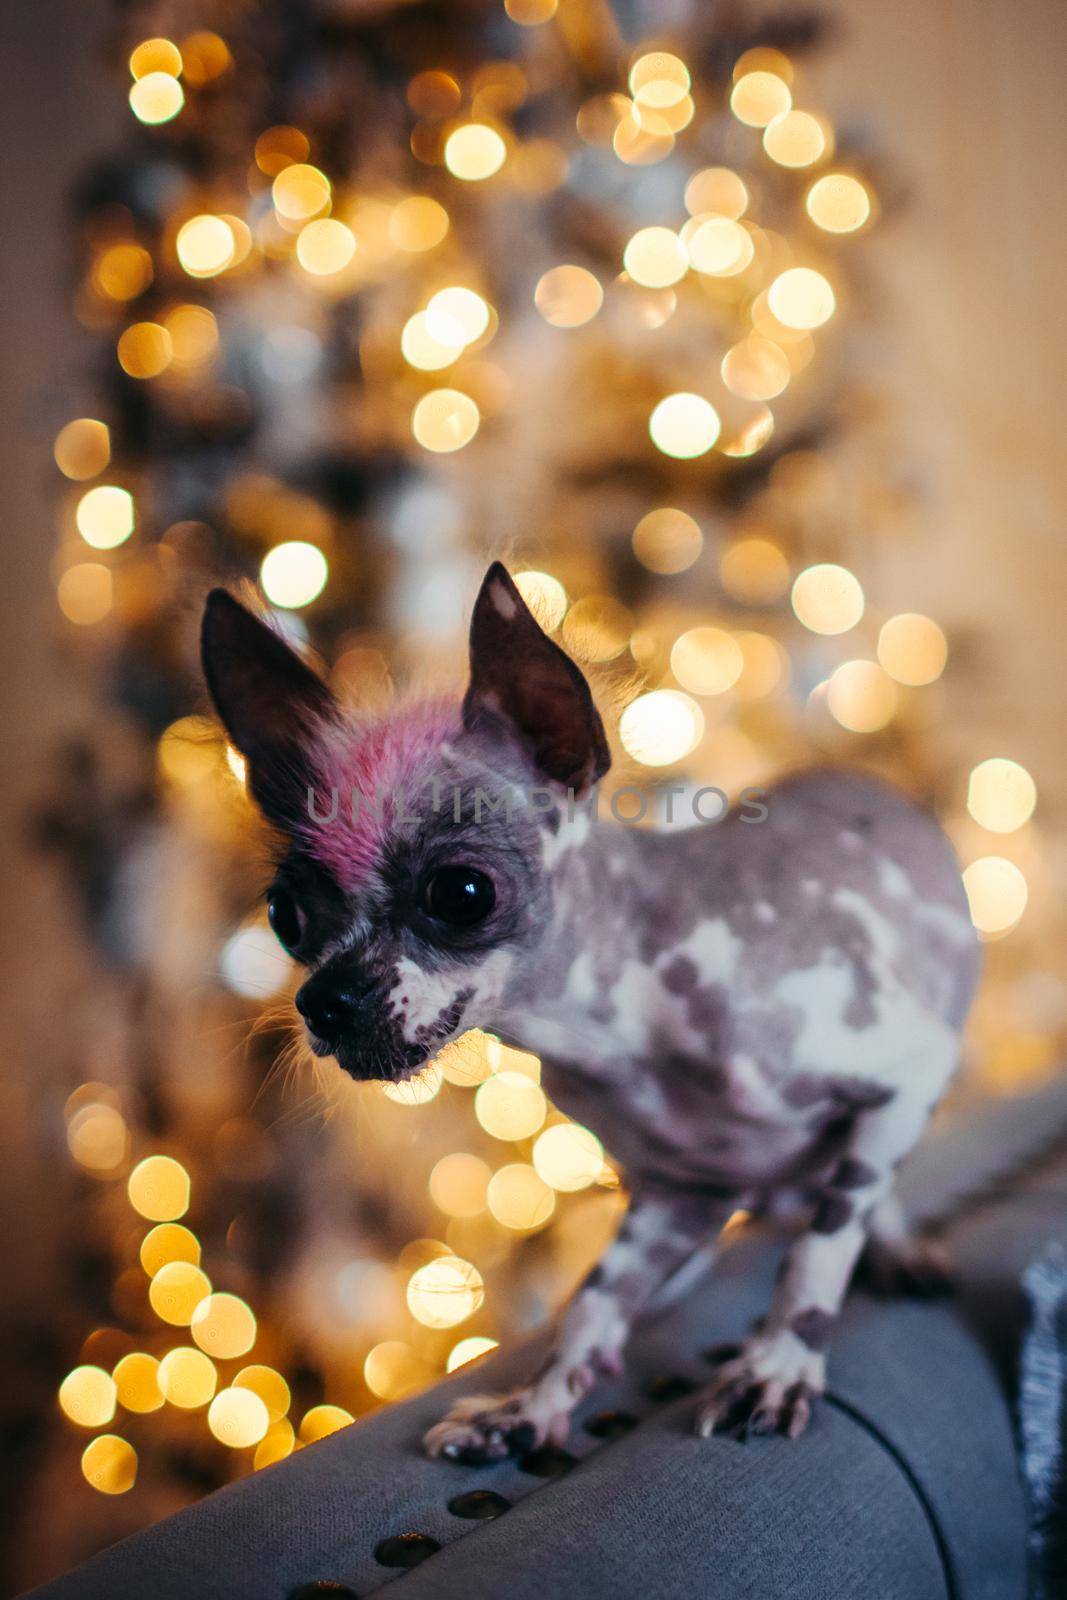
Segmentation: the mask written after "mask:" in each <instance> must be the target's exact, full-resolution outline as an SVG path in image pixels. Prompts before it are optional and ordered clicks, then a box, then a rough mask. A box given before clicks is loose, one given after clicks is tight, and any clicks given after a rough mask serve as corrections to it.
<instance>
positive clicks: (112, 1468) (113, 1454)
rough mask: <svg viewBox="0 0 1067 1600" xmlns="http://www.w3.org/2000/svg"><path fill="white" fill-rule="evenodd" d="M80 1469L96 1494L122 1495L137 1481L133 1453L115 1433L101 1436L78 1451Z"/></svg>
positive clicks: (135, 1453)
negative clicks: (80, 1454)
mask: <svg viewBox="0 0 1067 1600" xmlns="http://www.w3.org/2000/svg"><path fill="white" fill-rule="evenodd" d="M81 1470H82V1477H83V1478H84V1479H85V1481H86V1483H88V1484H89V1485H90V1486H91V1487H92V1488H93V1489H96V1490H97V1492H98V1493H99V1494H126V1493H127V1491H128V1490H130V1489H132V1488H133V1486H134V1484H135V1483H136V1481H137V1451H136V1450H135V1449H134V1447H133V1445H132V1444H131V1443H130V1441H129V1440H128V1439H121V1438H120V1437H119V1436H118V1434H117V1433H102V1434H101V1435H100V1437H99V1438H98V1439H93V1440H92V1441H91V1443H89V1444H87V1445H86V1447H85V1449H84V1450H83V1451H82V1459H81Z"/></svg>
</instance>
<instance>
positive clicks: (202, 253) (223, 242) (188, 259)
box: [174, 212, 237, 278]
mask: <svg viewBox="0 0 1067 1600" xmlns="http://www.w3.org/2000/svg"><path fill="white" fill-rule="evenodd" d="M174 248H175V249H176V251H177V253H178V261H179V262H180V264H181V267H182V270H183V271H184V272H187V273H188V274H189V276H190V278H213V277H215V275H216V274H217V273H219V272H224V271H225V270H226V268H227V267H228V266H229V265H230V264H231V262H232V261H233V258H234V255H235V254H236V251H237V240H236V238H235V237H234V232H233V229H232V228H231V227H230V224H229V223H228V222H227V221H226V219H225V218H224V217H213V216H210V215H209V214H208V213H207V212H201V213H200V215H199V216H196V217H190V218H189V220H188V222H183V223H182V225H181V227H180V228H179V229H178V237H177V239H176V240H175V244H174Z"/></svg>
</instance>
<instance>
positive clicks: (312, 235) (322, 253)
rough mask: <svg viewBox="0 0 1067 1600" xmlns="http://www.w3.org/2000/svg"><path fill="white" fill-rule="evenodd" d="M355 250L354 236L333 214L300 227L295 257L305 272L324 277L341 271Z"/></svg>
mask: <svg viewBox="0 0 1067 1600" xmlns="http://www.w3.org/2000/svg"><path fill="white" fill-rule="evenodd" d="M355 253H356V236H355V234H354V233H353V232H352V229H351V228H349V227H346V226H345V224H344V223H343V222H338V221H337V219H336V217H319V219H318V220H317V221H316V222H309V223H308V224H307V226H306V227H303V228H301V230H300V236H299V238H298V239H297V241H296V259H297V260H298V261H299V263H300V265H301V266H302V267H303V269H304V271H305V272H310V273H311V274H312V275H313V276H314V277H316V278H327V277H329V276H330V275H331V274H332V273H335V272H343V271H344V269H345V267H347V266H348V263H349V262H350V261H351V259H352V257H353V256H354V255H355Z"/></svg>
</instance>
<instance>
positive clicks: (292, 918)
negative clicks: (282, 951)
mask: <svg viewBox="0 0 1067 1600" xmlns="http://www.w3.org/2000/svg"><path fill="white" fill-rule="evenodd" d="M267 921H268V922H269V923H270V925H271V927H272V928H273V929H274V932H275V934H276V935H277V937H278V939H279V940H280V941H281V943H282V944H283V945H284V946H285V948H286V949H287V950H295V949H296V947H297V945H298V944H299V943H300V940H301V939H302V938H303V935H304V922H305V918H304V913H303V912H302V911H301V910H300V907H299V906H298V905H297V903H296V901H295V900H294V899H293V897H292V895H291V894H290V893H289V891H288V889H279V888H274V889H272V890H271V892H270V894H269V895H268V896H267Z"/></svg>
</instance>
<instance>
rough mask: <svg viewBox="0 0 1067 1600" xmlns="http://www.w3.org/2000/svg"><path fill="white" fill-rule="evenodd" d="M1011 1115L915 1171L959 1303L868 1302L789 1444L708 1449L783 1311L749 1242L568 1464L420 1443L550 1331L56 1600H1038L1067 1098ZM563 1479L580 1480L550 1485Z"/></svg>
mask: <svg viewBox="0 0 1067 1600" xmlns="http://www.w3.org/2000/svg"><path fill="white" fill-rule="evenodd" d="M1005 1110H1006V1115H1007V1117H1008V1125H1009V1133H1010V1136H1009V1135H1008V1134H1006V1135H1005V1137H1004V1139H1003V1142H1002V1144H1001V1145H999V1146H998V1138H997V1128H996V1111H995V1110H994V1111H993V1112H992V1113H986V1114H985V1115H984V1116H983V1117H981V1118H979V1119H978V1120H976V1121H975V1122H973V1123H972V1124H971V1125H970V1129H969V1132H968V1130H966V1129H961V1128H959V1127H955V1128H953V1129H952V1130H951V1133H950V1135H946V1136H945V1142H944V1143H942V1145H941V1149H940V1154H939V1150H938V1141H937V1140H936V1139H935V1140H931V1142H930V1144H929V1146H928V1147H927V1148H926V1149H925V1150H924V1151H923V1153H922V1155H921V1156H920V1157H917V1158H916V1162H915V1166H914V1171H913V1173H912V1174H909V1175H908V1177H907V1179H906V1182H907V1183H908V1184H909V1185H910V1187H911V1192H912V1194H913V1195H914V1196H917V1197H918V1199H919V1203H920V1209H921V1210H922V1212H923V1214H924V1215H926V1216H933V1215H937V1214H942V1215H945V1214H947V1215H948V1217H949V1221H950V1226H949V1228H948V1242H949V1245H950V1248H951V1249H952V1250H953V1253H954V1254H955V1256H956V1258H957V1261H958V1263H959V1269H960V1273H961V1280H962V1282H961V1290H960V1293H959V1294H958V1295H957V1297H956V1298H955V1299H954V1300H952V1301H948V1302H934V1303H918V1302H910V1301H905V1300H892V1301H878V1300H874V1299H871V1298H869V1297H867V1296H865V1295H864V1294H862V1293H855V1294H853V1295H852V1296H851V1297H850V1299H849V1303H848V1305H847V1307H846V1311H845V1315H844V1317H843V1318H842V1322H841V1325H840V1328H839V1330H838V1334H837V1337H836V1340H835V1342H834V1345H833V1348H832V1351H831V1360H830V1385H831V1388H830V1394H829V1395H828V1397H827V1398H826V1399H825V1400H824V1401H823V1402H822V1403H821V1405H820V1406H819V1407H818V1409H817V1412H816V1415H815V1418H814V1421H813V1423H812V1425H811V1427H810V1428H809V1430H808V1432H807V1433H805V1434H804V1435H803V1437H802V1438H801V1439H800V1440H798V1441H796V1442H795V1443H789V1442H787V1441H786V1440H783V1439H777V1438H771V1439H756V1440H752V1441H751V1442H749V1443H747V1444H738V1443H736V1442H734V1441H732V1440H729V1439H718V1438H716V1439H711V1440H700V1439H697V1438H696V1437H695V1436H694V1435H693V1433H692V1415H691V1414H692V1410H693V1403H694V1402H693V1391H694V1390H695V1389H696V1388H697V1387H699V1386H701V1385H702V1384H704V1383H706V1382H707V1381H708V1379H709V1377H710V1373H711V1368H710V1366H709V1364H708V1362H707V1359H706V1357H705V1356H704V1354H703V1352H704V1351H705V1350H706V1349H707V1347H708V1346H709V1345H711V1344H714V1343H716V1342H719V1341H722V1340H729V1339H736V1338H738V1337H739V1336H740V1335H742V1334H743V1333H744V1332H745V1331H746V1330H747V1328H748V1327H749V1326H750V1324H751V1322H752V1320H753V1319H754V1318H755V1317H756V1316H758V1315H759V1314H760V1313H761V1312H762V1311H763V1310H764V1309H765V1307H766V1303H767V1299H768V1296H769V1292H770V1287H771V1282H772V1279H773V1275H774V1269H775V1266H776V1264H777V1260H778V1258H779V1255H780V1250H781V1245H780V1243H779V1242H777V1241H774V1240H772V1239H771V1238H770V1237H769V1236H767V1235H764V1234H761V1233H753V1234H749V1235H748V1236H742V1237H741V1238H740V1239H739V1240H738V1241H737V1242H736V1243H735V1244H733V1245H731V1247H730V1248H729V1249H727V1250H726V1252H725V1253H724V1256H723V1258H722V1260H721V1261H720V1263H719V1265H718V1267H717V1268H716V1270H715V1272H714V1274H713V1275H711V1276H710V1277H706V1278H704V1279H703V1280H702V1281H701V1282H699V1283H698V1284H697V1285H696V1286H695V1287H694V1288H693V1289H692V1290H691V1292H690V1293H689V1294H688V1295H687V1296H686V1297H685V1298H683V1299H681V1300H680V1301H678V1302H677V1303H675V1304H671V1305H669V1306H666V1307H664V1308H663V1309H662V1310H661V1311H659V1312H658V1313H657V1314H656V1315H654V1316H651V1317H649V1318H648V1319H647V1320H646V1321H645V1322H644V1323H643V1324H642V1325H641V1327H640V1328H639V1330H638V1332H637V1334H636V1335H635V1338H634V1340H633V1343H632V1345H631V1348H630V1353H629V1363H628V1368H627V1373H626V1376H625V1377H624V1378H623V1379H620V1380H618V1381H617V1382H613V1383H610V1384H606V1385H604V1386H602V1387H601V1388H599V1389H598V1390H597V1391H596V1392H595V1393H594V1394H593V1395H592V1396H590V1397H589V1399H588V1401H587V1402H585V1404H584V1405H583V1406H582V1407H581V1408H580V1409H579V1411H578V1412H577V1414H576V1417H575V1422H574V1426H573V1429H572V1435H571V1440H570V1442H569V1445H568V1454H569V1456H570V1457H572V1458H573V1461H572V1462H567V1461H566V1460H562V1461H561V1460H558V1459H557V1460H556V1461H555V1462H553V1461H552V1460H551V1459H549V1460H548V1461H547V1462H546V1461H545V1460H544V1459H542V1460H541V1461H536V1460H535V1461H534V1462H532V1463H527V1468H529V1467H530V1466H537V1467H538V1468H539V1470H538V1471H531V1470H524V1467H523V1465H522V1464H520V1463H516V1462H507V1463H503V1464H501V1465H499V1466H495V1467H491V1468H473V1467H458V1466H455V1465H453V1464H451V1463H447V1462H441V1461H429V1460H427V1459H426V1458H425V1457H424V1456H423V1455H422V1453H421V1450H420V1447H419V1441H420V1437H421V1435H422V1433H423V1431H424V1430H425V1428H426V1427H427V1426H428V1425H429V1423H431V1422H432V1421H434V1420H436V1419H437V1418H438V1417H439V1416H440V1415H441V1413H442V1411H443V1409H444V1408H445V1407H446V1406H447V1405H448V1404H449V1403H450V1400H451V1398H452V1396H453V1395H455V1394H458V1393H465V1392H469V1391H474V1390H484V1389H490V1390H498V1389H503V1388H507V1387H508V1386H509V1385H510V1384H511V1383H513V1382H514V1381H515V1380H516V1379H518V1378H521V1377H522V1376H523V1375H525V1374H526V1373H527V1372H528V1371H530V1370H531V1369H532V1367H533V1366H534V1365H535V1364H536V1362H537V1360H538V1356H539V1352H540V1350H541V1348H542V1346H543V1343H544V1338H543V1336H540V1335H539V1336H536V1337H535V1338H533V1339H532V1340H530V1341H528V1342H527V1343H526V1344H524V1345H523V1346H521V1347H515V1348H512V1349H508V1350H504V1351H501V1352H494V1354H493V1355H492V1356H490V1357H489V1358H488V1359H487V1360H485V1361H484V1362H482V1363H480V1364H479V1365H478V1366H477V1367H476V1368H473V1369H470V1370H465V1371H463V1372H461V1373H459V1374H457V1375H456V1376H455V1377H454V1378H452V1379H450V1380H448V1382H447V1383H444V1384H441V1385H439V1386H438V1387H437V1388H435V1389H434V1390H432V1391H429V1392H427V1393H425V1394H422V1395H419V1396H417V1397H416V1398H414V1399H412V1400H410V1401H407V1402H405V1403H403V1404H400V1405H397V1406H394V1407H391V1408H388V1409H386V1410H383V1411H381V1412H379V1413H377V1414H375V1415H374V1416H372V1417H369V1418H367V1419H366V1420H365V1421H363V1422H361V1423H358V1424H357V1425H355V1426H353V1427H351V1428H347V1429H345V1430H343V1431H342V1432H340V1433H337V1434H334V1435H332V1436H330V1437H329V1438H327V1439H324V1440H322V1441H321V1442H320V1443H318V1444H315V1445H312V1446H310V1447H308V1448H307V1449H305V1450H302V1451H300V1452H299V1453H298V1454H297V1455H295V1456H292V1457H290V1458H289V1459H288V1460H286V1461H284V1462H281V1463H279V1464H278V1465H276V1466H273V1467H269V1468H267V1469H266V1470H265V1471H263V1472H260V1473H256V1474H254V1475H253V1476H251V1477H249V1478H245V1479H242V1480H241V1481H240V1482H238V1483H235V1484H233V1485H230V1486H229V1487H227V1488H225V1489H223V1490H221V1491H220V1492H218V1493H217V1494H214V1495H211V1496H209V1497H208V1498H207V1499H205V1500H203V1501H201V1502H200V1503H199V1504H197V1505H195V1506H192V1507H190V1508H189V1509H188V1510H186V1511H184V1512H181V1513H179V1514H178V1515H177V1516H175V1517H171V1518H169V1519H167V1520H166V1521H164V1522H163V1523H161V1524H159V1525H157V1526H156V1527H153V1528H151V1529H148V1530H146V1531H145V1532H144V1533H141V1534H137V1535H135V1536H134V1537H133V1538H131V1539H127V1540H125V1541H123V1542H122V1543H120V1544H118V1545H116V1546H114V1547H112V1548H111V1549H110V1550H107V1551H105V1552H103V1553H101V1554H100V1555H99V1556H97V1557H95V1558H94V1559H93V1560H92V1561H90V1562H88V1563H87V1564H86V1565H85V1566H83V1567H82V1568H80V1569H78V1570H77V1571H75V1572H73V1573H71V1574H69V1575H68V1576H66V1577H64V1578H62V1579H60V1580H58V1581H57V1582H55V1583H53V1584H50V1585H47V1586H45V1587H44V1588H42V1589H39V1590H37V1591H35V1596H36V1597H37V1600H105V1597H106V1600H115V1597H117V1596H126V1595H134V1594H139V1593H146V1594H148V1593H150V1594H152V1595H153V1596H154V1597H156V1600H194V1597H195V1600H215V1597H218V1600H223V1597H225V1600H288V1597H289V1596H294V1595H299V1594H300V1593H301V1588H302V1586H304V1585H308V1584H312V1583H315V1582H320V1583H321V1582H325V1581H327V1580H329V1581H332V1582H333V1583H335V1584H341V1585H344V1586H347V1588H348V1590H349V1592H351V1593H353V1594H356V1595H370V1594H374V1593H376V1592H377V1591H379V1590H380V1589H382V1588H383V1586H384V1585H385V1584H390V1585H396V1587H395V1588H392V1589H391V1593H393V1594H395V1595H396V1600H402V1597H403V1600H408V1597H410V1600H421V1597H423V1596H433V1597H435V1600H451V1597H453V1596H455V1597H457V1600H459V1597H460V1596H463V1597H464V1600H472V1597H473V1600H481V1597H483V1596H484V1597H486V1600H490V1597H493V1600H495V1597H497V1596H502V1595H507V1596H508V1600H527V1597H529V1600H556V1597H559V1600H564V1597H567V1600H572V1597H574V1596H581V1597H583V1600H599V1597H600V1596H603V1597H604V1600H608V1597H609V1596H611V1597H617V1596H622V1597H624V1600H625V1597H629V1596H634V1597H642V1600H644V1597H646V1596H647V1597H650V1600H673V1597H675V1596H678V1597H681V1596H685V1597H687V1600H688V1597H689V1596H691V1595H693V1594H698V1595H700V1596H702V1597H707V1600H749V1597H751V1600H778V1597H781V1600H785V1597H787V1596H788V1597H789V1600H871V1597H875V1596H877V1597H878V1600H898V1597H899V1600H1024V1597H1025V1595H1026V1593H1027V1571H1026V1544H1027V1527H1028V1511H1027V1504H1026V1498H1025V1494H1024V1488H1023V1483H1022V1478H1021V1474H1020V1471H1019V1465H1018V1457H1017V1452H1016V1446H1015V1440H1014V1437H1013V1427H1012V1417H1011V1394H1010V1375H1011V1374H1012V1373H1013V1372H1014V1371H1015V1370H1016V1361H1017V1355H1018V1347H1019V1339H1020V1336H1021V1333H1022V1330H1023V1328H1024V1326H1025V1322H1026V1304H1025V1297H1024V1295H1023V1292H1022V1289H1021V1277H1022V1273H1023V1271H1024V1269H1025V1268H1026V1266H1027V1265H1028V1263H1029V1262H1031V1261H1033V1260H1034V1259H1036V1258H1037V1257H1038V1256H1040V1255H1041V1254H1042V1253H1043V1252H1044V1250H1045V1249H1046V1248H1047V1246H1048V1245H1049V1243H1050V1242H1053V1241H1056V1240H1059V1241H1061V1242H1063V1243H1064V1244H1067V1086H1062V1087H1059V1088H1058V1089H1057V1091H1056V1093H1055V1094H1053V1095H1051V1096H1049V1095H1046V1096H1044V1097H1035V1098H1034V1100H1033V1102H1032V1108H1031V1114H1030V1136H1029V1137H1027V1135H1026V1123H1027V1117H1026V1115H1025V1114H1023V1113H1022V1112H1020V1109H1019V1107H1018V1106H1012V1107H1011V1108H1010V1110H1009V1109H1007V1108H1005ZM972 1159H973V1164H974V1167H975V1169H976V1170H977V1172H978V1173H979V1175H980V1179H981V1194H980V1195H979V1196H977V1197H975V1196H974V1195H973V1193H971V1191H970V1190H969V1188H968V1184H967V1181H966V1169H967V1163H968V1161H969V1160H972ZM938 1191H940V1195H941V1199H940V1200H938V1199H937V1195H938ZM931 1195H933V1196H934V1199H933V1200H932V1199H931ZM604 1413H613V1414H614V1415H613V1417H612V1419H611V1420H610V1421H608V1422H605V1421H604V1419H603V1415H602V1414H604ZM596 1419H599V1420H596ZM590 1423H591V1424H592V1430H593V1431H590V1429H589V1427H587V1424H590ZM605 1432H607V1433H609V1434H611V1433H614V1434H616V1435H617V1436H615V1437H604V1434H605ZM553 1465H555V1466H557V1467H558V1466H563V1467H566V1468H567V1470H565V1471H563V1472H562V1474H561V1475H559V1476H545V1475H544V1474H545V1473H546V1471H548V1469H549V1468H551V1467H552V1466H553ZM486 1491H489V1492H490V1493H491V1494H492V1495H495V1496H499V1497H500V1499H501V1501H503V1502H507V1504H506V1506H505V1505H502V1504H501V1503H500V1501H493V1502H492V1503H491V1504H490V1505H489V1507H488V1509H493V1510H496V1511H498V1512H501V1513H502V1514H499V1515H496V1516H494V1517H492V1518H491V1519H490V1520H476V1519H475V1518H473V1517H471V1516H470V1515H460V1514H457V1510H456V1509H450V1506H451V1507H453V1508H455V1507H456V1505H457V1502H459V1505H460V1506H462V1505H463V1501H462V1498H461V1497H463V1496H466V1495H469V1494H470V1493H472V1492H476V1493H478V1494H479V1495H480V1501H481V1509H486V1505H485V1492H486ZM467 1509H468V1511H469V1509H470V1507H469V1506H468V1507H467ZM435 1547H439V1548H435ZM427 1552H429V1553H427ZM422 1557H425V1559H420V1558H422ZM416 1560H418V1561H419V1564H418V1565H412V1566H410V1567H407V1566H406V1565H403V1566H398V1565H393V1564H391V1563H400V1562H403V1563H409V1562H410V1563H413V1562H415V1561H416ZM320 1592H321V1593H329V1592H334V1593H343V1592H344V1591H343V1590H333V1591H330V1590H328V1589H326V1590H322V1591H320ZM306 1593H308V1594H309V1595H310V1594H312V1593H314V1590H308V1591H306Z"/></svg>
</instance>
